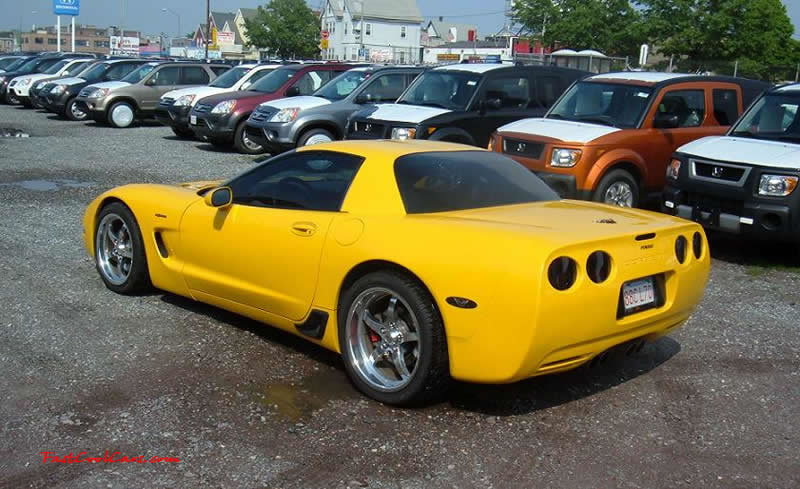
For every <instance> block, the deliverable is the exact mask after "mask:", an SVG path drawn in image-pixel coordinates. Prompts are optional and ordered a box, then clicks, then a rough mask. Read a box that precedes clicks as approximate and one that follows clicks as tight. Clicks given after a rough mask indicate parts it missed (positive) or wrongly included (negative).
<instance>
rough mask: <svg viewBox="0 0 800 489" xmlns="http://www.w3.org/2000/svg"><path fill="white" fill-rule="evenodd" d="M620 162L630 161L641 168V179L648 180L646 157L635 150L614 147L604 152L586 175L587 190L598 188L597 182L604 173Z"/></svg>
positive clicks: (638, 168) (637, 167)
mask: <svg viewBox="0 0 800 489" xmlns="http://www.w3.org/2000/svg"><path fill="white" fill-rule="evenodd" d="M620 163H630V164H632V165H634V166H635V167H636V169H637V170H639V175H640V176H641V180H640V181H642V182H645V181H647V173H648V171H647V164H646V163H645V161H644V158H642V156H641V155H640V154H639V153H637V152H635V151H632V150H630V149H625V148H620V149H612V150H611V151H609V152H607V153H604V154H603V155H602V156H601V157H600V158H598V159H597V160H596V161H595V162H594V164H593V165H592V169H591V170H590V171H589V174H588V175H587V177H586V182H585V188H586V189H587V190H594V189H596V188H597V184H598V183H600V179H601V178H603V175H605V174H606V173H607V172H608V170H609V169H611V168H612V167H614V166H616V165H618V164H620Z"/></svg>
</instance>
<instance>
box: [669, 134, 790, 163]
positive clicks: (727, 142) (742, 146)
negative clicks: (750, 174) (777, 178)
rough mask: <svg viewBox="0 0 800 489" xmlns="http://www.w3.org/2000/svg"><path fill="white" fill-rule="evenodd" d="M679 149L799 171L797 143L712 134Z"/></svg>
mask: <svg viewBox="0 0 800 489" xmlns="http://www.w3.org/2000/svg"><path fill="white" fill-rule="evenodd" d="M678 152H679V153H686V154H688V155H691V156H696V157H698V158H708V159H710V160H714V161H729V162H731V163H746V164H749V165H755V166H768V167H771V168H786V169H790V170H800V144H792V143H785V142H781V141H769V140H765V139H753V138H740V137H732V136H716V137H714V136H712V137H706V138H702V139H698V140H696V141H692V142H691V143H689V144H684V145H683V146H681V147H680V148H678Z"/></svg>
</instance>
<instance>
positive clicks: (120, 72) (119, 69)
mask: <svg viewBox="0 0 800 489" xmlns="http://www.w3.org/2000/svg"><path fill="white" fill-rule="evenodd" d="M137 66H138V65H136V64H133V63H119V64H117V65H114V66H112V67H111V68H109V69H108V71H107V72H106V76H105V77H104V79H105V80H108V81H116V80H119V79H121V78H123V77H124V76H125V75H127V74H128V73H130V72H131V71H133V69H134V68H136V67H137Z"/></svg>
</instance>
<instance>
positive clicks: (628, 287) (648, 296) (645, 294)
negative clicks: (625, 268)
mask: <svg viewBox="0 0 800 489" xmlns="http://www.w3.org/2000/svg"><path fill="white" fill-rule="evenodd" d="M622 301H623V304H624V305H625V312H626V313H628V312H630V311H633V310H636V309H640V308H642V307H643V306H649V305H651V304H653V303H655V301H656V289H655V285H654V283H653V277H647V278H643V279H639V280H633V281H631V282H627V283H626V284H624V285H623V286H622Z"/></svg>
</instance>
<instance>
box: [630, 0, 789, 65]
mask: <svg viewBox="0 0 800 489" xmlns="http://www.w3.org/2000/svg"><path fill="white" fill-rule="evenodd" d="M637 3H638V4H639V6H640V7H641V9H642V15H643V18H644V21H645V22H644V29H645V32H646V34H647V37H648V38H649V40H650V42H651V43H653V44H655V45H656V46H658V51H659V52H660V53H662V54H665V55H668V56H669V55H674V56H677V57H679V61H678V66H679V67H680V68H681V69H684V70H685V69H689V70H695V69H700V70H711V71H721V70H716V68H717V67H719V66H727V69H726V71H727V70H730V67H731V66H732V65H733V62H734V61H738V62H739V72H740V73H741V74H744V75H747V76H755V77H761V78H766V79H774V80H778V79H785V78H787V70H790V71H791V72H792V73H791V75H792V76H791V77H792V78H793V77H794V66H795V65H796V63H797V62H798V61H800V59H798V56H799V55H800V50H798V42H797V41H796V40H794V39H792V33H793V32H794V28H793V26H792V22H791V20H790V19H789V16H788V14H787V13H786V7H785V6H784V5H783V3H782V2H781V0H637Z"/></svg>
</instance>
